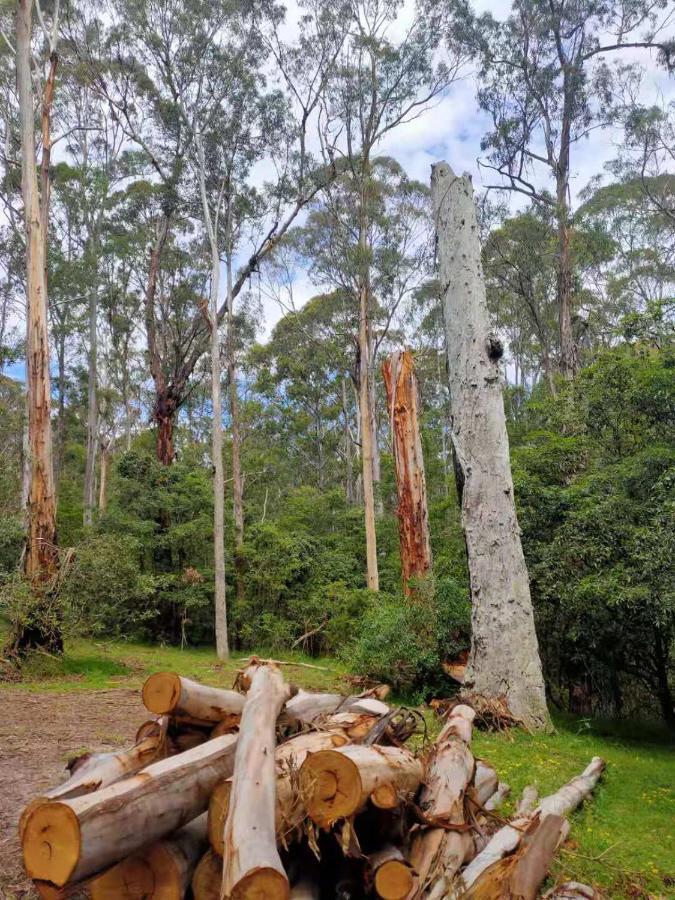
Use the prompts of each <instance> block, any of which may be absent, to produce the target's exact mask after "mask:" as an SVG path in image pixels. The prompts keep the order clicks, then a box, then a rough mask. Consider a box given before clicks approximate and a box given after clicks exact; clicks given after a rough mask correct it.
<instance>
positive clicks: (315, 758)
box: [300, 744, 422, 828]
mask: <svg viewBox="0 0 675 900" xmlns="http://www.w3.org/2000/svg"><path fill="white" fill-rule="evenodd" d="M421 780H422V764H421V763H420V761H419V760H418V759H415V757H414V756H413V755H412V753H410V752H409V751H408V750H404V749H399V748H398V747H365V746H361V745H359V744H349V745H347V746H346V747H341V748H339V749H336V750H323V751H320V752H319V753H312V754H311V755H310V756H308V757H307V759H306V760H305V761H304V763H303V764H302V768H301V769H300V791H301V793H302V796H303V797H304V798H305V803H306V806H307V813H308V815H309V816H310V818H311V819H312V820H313V821H314V822H316V823H317V824H318V825H320V826H321V827H324V828H327V827H330V826H331V825H332V824H333V823H334V822H336V821H337V820H338V819H342V818H345V817H347V816H351V815H353V814H354V813H357V812H358V811H359V810H361V809H363V807H364V806H365V805H366V803H367V802H368V799H370V800H371V802H372V803H373V804H374V805H375V806H377V807H379V808H380V809H394V808H395V807H396V806H398V804H399V802H400V800H401V798H402V797H404V796H406V795H409V794H412V793H414V792H415V791H416V790H417V788H418V786H419V783H420V781H421Z"/></svg>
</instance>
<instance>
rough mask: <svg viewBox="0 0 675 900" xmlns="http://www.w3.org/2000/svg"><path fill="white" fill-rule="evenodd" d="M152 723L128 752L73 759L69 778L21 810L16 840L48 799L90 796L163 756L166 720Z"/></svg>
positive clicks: (21, 836)
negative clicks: (35, 811)
mask: <svg viewBox="0 0 675 900" xmlns="http://www.w3.org/2000/svg"><path fill="white" fill-rule="evenodd" d="M152 724H153V726H154V727H153V728H150V727H149V726H148V727H147V728H146V730H145V732H144V734H143V736H142V737H140V738H139V737H138V736H137V739H136V743H135V744H134V746H133V747H130V748H129V749H128V750H121V751H120V752H119V753H85V754H84V755H82V756H79V757H77V759H75V760H73V761H72V763H71V764H70V766H69V768H70V772H71V775H70V778H68V780H67V781H64V782H63V784H60V785H58V786H57V787H55V788H52V789H51V790H49V791H46V792H45V793H44V794H42V795H41V796H39V797H35V798H34V799H33V800H31V802H30V803H29V804H28V806H27V807H26V808H25V809H24V811H23V812H22V814H21V817H20V819H19V838H21V839H22V838H23V833H24V831H25V828H26V822H27V821H28V819H29V817H30V815H31V813H32V812H33V811H34V810H35V809H37V807H38V806H40V805H41V804H42V803H45V802H46V801H48V800H72V799H74V798H75V797H82V796H84V795H85V794H91V793H93V792H94V791H98V790H100V789H101V788H104V787H107V786H108V785H110V784H114V783H115V782H117V781H120V780H121V779H122V778H126V777H127V776H128V775H133V774H134V773H135V772H138V771H140V770H141V769H143V768H145V766H148V765H150V763H153V762H155V761H156V760H158V759H162V758H163V757H164V756H166V755H167V753H168V745H167V742H166V732H167V727H168V719H162V720H160V721H158V722H153V723H152Z"/></svg>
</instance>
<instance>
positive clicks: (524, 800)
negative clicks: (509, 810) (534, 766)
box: [516, 784, 539, 816]
mask: <svg viewBox="0 0 675 900" xmlns="http://www.w3.org/2000/svg"><path fill="white" fill-rule="evenodd" d="M538 799H539V791H538V790H537V789H536V787H535V786H534V785H533V784H528V785H525V787H524V788H523V793H522V794H521V795H520V800H519V801H518V806H517V807H516V816H529V814H530V813H531V812H534V808H535V807H536V805H537V800H538Z"/></svg>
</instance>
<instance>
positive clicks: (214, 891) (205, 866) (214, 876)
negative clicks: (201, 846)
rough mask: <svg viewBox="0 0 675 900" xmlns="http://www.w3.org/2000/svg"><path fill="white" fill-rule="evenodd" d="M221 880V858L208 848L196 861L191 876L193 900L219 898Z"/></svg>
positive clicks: (218, 899)
mask: <svg viewBox="0 0 675 900" xmlns="http://www.w3.org/2000/svg"><path fill="white" fill-rule="evenodd" d="M222 880H223V860H222V858H221V857H220V856H218V854H217V853H214V852H213V850H211V849H209V850H207V851H206V853H205V854H204V855H203V856H202V858H201V859H200V860H199V862H198V863H197V866H196V868H195V871H194V875H193V876H192V895H193V897H194V900H220V885H221V882H222Z"/></svg>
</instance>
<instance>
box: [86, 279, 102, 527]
mask: <svg viewBox="0 0 675 900" xmlns="http://www.w3.org/2000/svg"><path fill="white" fill-rule="evenodd" d="M97 318H98V294H97V290H96V285H94V286H93V287H92V288H91V293H90V295H89V366H88V374H87V455H86V464H85V470H84V517H83V518H84V525H85V526H88V527H91V525H93V523H94V506H95V498H96V490H95V487H96V450H97V449H98V398H97V386H98V384H97V382H98V359H97V357H98V339H97V337H98V336H97V329H96V326H97Z"/></svg>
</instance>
